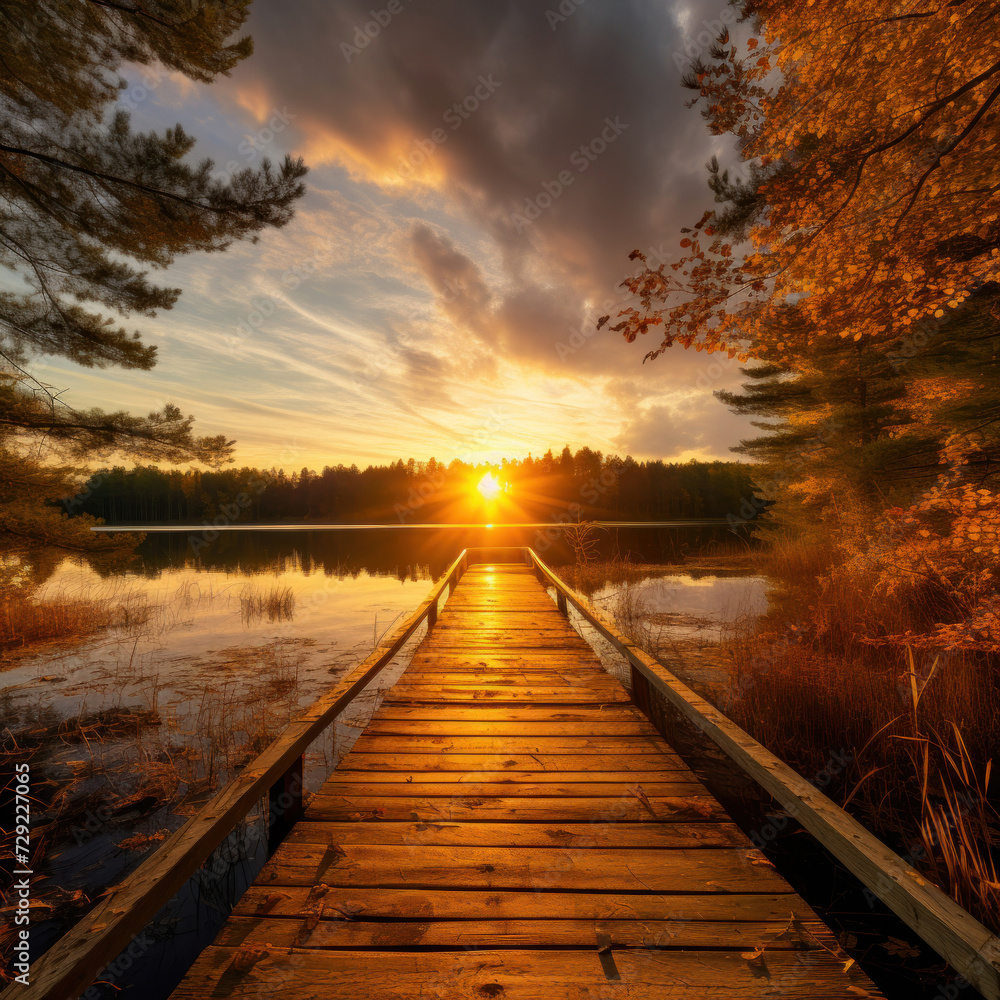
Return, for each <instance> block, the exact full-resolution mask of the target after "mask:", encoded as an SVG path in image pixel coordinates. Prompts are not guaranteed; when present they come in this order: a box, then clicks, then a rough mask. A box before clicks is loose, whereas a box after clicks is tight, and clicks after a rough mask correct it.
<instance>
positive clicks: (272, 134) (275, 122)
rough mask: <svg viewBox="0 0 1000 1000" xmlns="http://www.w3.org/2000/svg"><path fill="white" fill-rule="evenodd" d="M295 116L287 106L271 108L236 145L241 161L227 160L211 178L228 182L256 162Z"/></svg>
mask: <svg viewBox="0 0 1000 1000" xmlns="http://www.w3.org/2000/svg"><path fill="white" fill-rule="evenodd" d="M297 117H298V116H297V115H295V114H293V113H292V112H291V111H289V110H288V108H287V106H285V107H282V108H271V117H270V118H269V119H268V120H267V121H266V122H265V123H264V124H263V125H261V127H260V128H259V129H257V131H256V132H254V133H253V134H251V135H247V136H246V137H245V138H244V139H243V141H242V142H240V144H239V145H238V146H237V147H236V152H237V153H239V154H240V155H241V156H242V157H243V161H242V162H240V161H239V160H229V161H227V163H226V165H225V167H224V168H223V169H222V170H218V171H216V172H215V173H214V174H212V180H215V181H220V182H221V183H223V184H228V183H229V182H230V181H231V180H232V179H233V175H234V174H235V173H236V172H237V171H238V170H243V169H245V168H247V167H249V166H251V165H252V164H253V163H256V162H257V160H258V158H260V157H261V156H262V153H263V150H265V149H266V148H267V147H268V146H270V145H271V143H273V142H274V140H275V139H276V138H277V137H278V136H279V135H280V134H281V133H282V132H284V131H285V129H286V128H287V127H288V125H289V123H290V122H293V121H295V119H296V118H297Z"/></svg>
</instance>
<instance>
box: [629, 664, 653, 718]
mask: <svg viewBox="0 0 1000 1000" xmlns="http://www.w3.org/2000/svg"><path fill="white" fill-rule="evenodd" d="M629 668H630V670H631V672H632V701H634V702H635V704H636V708H638V709H639V711H640V712H642V714H643V715H645V716H646V718H649V719H651V716H650V710H651V706H650V702H649V681H648V680H646V678H645V676H644V675H643V674H641V673H640V672H639V671H638V670H637V669H636V666H635V664H634V663H632V662H631V661H629Z"/></svg>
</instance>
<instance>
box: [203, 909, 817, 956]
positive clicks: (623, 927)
mask: <svg viewBox="0 0 1000 1000" xmlns="http://www.w3.org/2000/svg"><path fill="white" fill-rule="evenodd" d="M788 924H789V919H788V915H787V914H786V915H785V919H783V920H774V921H764V920H754V921H746V922H742V923H737V922H734V921H731V920H606V921H601V922H600V924H599V925H597V926H595V922H594V921H593V920H426V921H415V920H406V921H398V922H386V921H381V920H380V921H361V920H344V919H343V918H341V919H336V918H334V919H320V920H319V921H318V922H317V921H316V920H314V919H303V920H296V919H282V918H280V917H279V918H273V917H272V918H267V917H265V918H259V917H235V918H234V919H232V920H230V921H228V922H227V923H226V924H225V926H224V927H223V929H222V931H221V932H220V933H219V936H218V937H217V938H216V939H215V942H214V944H215V946H216V947H239V946H243V947H248V946H254V945H257V946H259V945H269V946H274V947H279V948H340V949H354V948H387V947H392V948H454V947H456V946H459V947H463V948H464V947H469V948H532V947H533V948H589V949H593V948H594V947H596V942H597V934H598V933H600V934H601V935H602V940H606V941H607V943H608V944H610V945H611V946H613V947H617V948H715V949H719V948H721V949H748V950H750V951H753V950H754V949H755V948H756V947H757V945H758V944H763V945H764V946H765V948H767V950H768V951H812V950H815V949H817V948H822V947H826V946H829V941H830V939H831V938H832V935H831V934H830V932H829V930H828V929H827V927H826V925H825V924H823V922H822V921H820V920H815V919H813V920H809V921H807V922H800V923H799V924H798V925H797V931H796V933H794V934H789V933H788Z"/></svg>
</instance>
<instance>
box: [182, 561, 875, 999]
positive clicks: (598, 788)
mask: <svg viewBox="0 0 1000 1000" xmlns="http://www.w3.org/2000/svg"><path fill="white" fill-rule="evenodd" d="M844 958H845V956H843V955H842V954H839V953H838V949H837V945H836V941H835V940H834V938H833V936H832V934H831V933H830V931H829V930H828V929H827V928H826V926H825V925H824V924H823V923H822V922H821V921H820V920H819V919H818V918H817V917H816V915H815V914H814V913H813V912H812V911H811V910H810V908H809V907H808V906H807V905H806V904H805V903H804V902H803V901H802V899H800V898H799V897H798V896H797V895H795V893H794V892H792V890H791V888H790V887H789V886H788V884H787V883H786V882H785V880H784V879H783V878H782V877H781V876H780V875H779V874H778V873H777V872H776V871H775V870H774V868H773V867H772V866H771V864H770V863H769V862H768V861H767V860H766V859H765V858H764V856H763V855H762V854H761V853H760V852H759V851H756V850H754V849H753V847H752V845H751V843H750V841H749V840H748V839H747V838H746V837H745V836H744V834H743V833H741V832H740V830H739V829H737V827H736V826H735V825H734V824H733V823H732V822H731V821H730V820H729V818H728V817H727V816H726V814H725V812H723V810H722V808H721V807H720V806H719V804H718V803H717V802H716V801H715V800H714V799H713V798H712V796H711V795H709V793H708V792H707V791H706V789H705V788H704V787H703V786H702V785H701V784H700V782H698V780H697V779H696V778H695V777H694V775H693V774H692V773H691V771H690V770H688V768H687V767H686V766H685V765H684V764H683V763H682V761H681V760H680V758H679V757H678V756H677V755H676V754H675V753H674V752H673V751H672V750H671V748H670V746H669V745H668V744H667V743H666V742H665V741H664V740H663V738H662V737H661V736H660V735H659V734H658V733H657V732H656V730H655V729H654V728H653V726H652V725H651V723H650V722H649V721H648V720H647V719H646V717H645V716H644V715H642V713H641V712H639V711H638V709H637V708H636V707H635V706H634V705H633V704H632V703H631V699H630V697H629V695H628V693H627V692H626V690H625V688H624V687H622V685H621V684H619V683H618V681H617V680H615V679H614V678H613V677H612V676H611V675H610V674H608V673H607V672H605V671H604V670H603V669H602V667H601V664H600V662H599V661H598V660H597V658H596V656H595V654H594V653H593V651H592V650H591V648H590V647H589V646H588V645H587V643H585V642H584V640H583V639H582V638H581V637H580V636H579V634H578V633H577V632H576V631H574V630H573V628H572V627H571V626H570V624H569V623H568V622H567V620H566V618H565V617H564V616H563V615H562V614H560V612H559V611H558V610H557V607H556V604H555V603H554V602H553V601H552V599H551V598H550V597H549V596H548V595H547V594H546V593H545V591H544V590H543V588H542V586H541V584H540V583H539V582H538V581H537V580H536V578H535V575H534V573H533V572H532V570H531V569H530V568H529V567H527V566H524V565H520V566H519V565H516V564H510V563H507V564H503V563H501V564H496V565H482V566H476V565H474V566H472V567H471V568H470V569H469V570H468V572H467V573H466V574H465V575H464V576H463V577H462V580H461V582H460V583H459V584H458V586H457V588H456V589H455V591H454V593H453V594H452V596H451V597H450V598H449V600H448V602H447V604H446V605H445V606H444V610H443V612H442V613H441V614H440V616H439V618H438V620H437V623H436V625H435V627H434V628H433V629H432V630H431V631H430V632H429V633H428V635H427V637H426V638H425V639H424V640H423V642H422V643H421V644H420V646H419V647H418V649H417V651H416V653H415V655H414V657H413V660H412V662H411V663H410V665H409V667H408V668H407V670H406V672H405V673H404V674H403V676H402V678H401V679H400V680H399V681H398V682H397V683H396V684H395V686H394V687H392V688H391V689H390V690H389V691H388V693H387V694H386V697H385V699H384V701H383V702H382V705H381V707H380V708H379V710H378V711H377V712H376V714H375V716H374V718H373V719H372V720H371V723H370V724H369V725H368V727H367V729H366V730H365V732H364V733H363V735H362V736H361V737H360V738H359V739H358V741H357V743H356V744H355V746H354V748H353V750H352V752H351V753H349V754H348V755H347V756H346V757H345V758H344V759H343V761H342V762H341V764H340V766H339V767H338V769H337V770H336V772H335V773H334V774H333V776H332V777H331V778H330V779H329V780H328V781H327V782H326V784H325V785H324V786H323V788H322V789H321V790H320V792H319V793H318V794H317V795H316V796H314V798H313V799H312V800H311V802H310V803H309V805H308V807H307V809H306V813H305V817H304V819H303V820H301V821H300V822H299V823H297V824H296V825H295V827H294V828H293V829H292V831H291V833H290V834H289V836H288V837H287V838H286V839H285V841H284V843H283V844H282V846H281V847H279V848H278V850H277V852H276V853H275V855H274V856H273V857H272V859H271V860H270V862H269V863H268V865H267V867H266V868H265V869H264V870H263V872H261V874H260V876H259V877H258V879H257V881H256V884H255V885H254V886H253V888H252V889H250V891H249V892H247V893H246V895H245V896H244V897H243V899H242V900H241V902H240V903H239V905H238V906H237V908H236V911H235V913H234V914H233V916H232V917H231V918H230V919H229V921H228V922H227V924H226V925H225V927H224V928H223V929H222V932H221V933H220V934H219V936H218V938H217V939H216V941H215V943H214V944H213V945H212V946H211V947H210V948H208V949H206V950H205V951H204V952H203V953H202V955H201V958H200V959H199V960H198V961H197V962H196V963H195V965H194V967H193V968H192V969H191V970H190V972H189V973H188V975H187V977H186V979H185V980H184V982H183V983H182V984H181V986H180V987H179V989H178V990H177V991H176V992H175V994H174V996H175V997H176V998H177V1000H204V998H206V997H230V998H244V997H263V996H272V995H273V996H281V997H283V998H289V1000H304V998H307V997H309V998H312V997H315V998H319V997H323V998H341V997H342V998H345V1000H346V998H350V1000H360V998H370V1000H376V998H378V1000H382V998H390V997H391V998H394V1000H395V998H406V1000H410V998H413V997H463V998H466V997H467V998H476V1000H482V998H486V997H502V998H510V1000H515V998H525V1000H527V998H537V1000H556V998H561V997H574V998H578V997H601V998H612V997H630V998H632V1000H643V998H657V1000H659V998H662V997H665V996H668V995H669V996H671V997H690V998H692V1000H694V998H698V1000H701V998H704V997H708V996H723V995H724V996H726V997H734V998H735V997H773V996H788V997H792V996H797V997H811V998H813V997H840V998H857V997H864V996H873V997H874V996H879V995H880V994H879V993H877V991H876V990H875V989H874V988H873V987H872V985H871V983H870V982H869V981H868V980H867V979H866V977H864V976H863V975H861V974H860V973H859V971H858V970H857V968H856V967H854V968H852V969H850V970H849V971H846V972H845V970H844Z"/></svg>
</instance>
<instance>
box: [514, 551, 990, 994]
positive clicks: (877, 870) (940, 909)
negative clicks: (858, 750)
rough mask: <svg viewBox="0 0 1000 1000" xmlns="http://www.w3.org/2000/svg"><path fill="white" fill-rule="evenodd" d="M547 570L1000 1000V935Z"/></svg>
mask: <svg viewBox="0 0 1000 1000" xmlns="http://www.w3.org/2000/svg"><path fill="white" fill-rule="evenodd" d="M530 557H531V559H532V560H533V562H534V564H535V565H536V566H537V567H538V569H539V570H540V571H541V572H542V573H543V574H544V575H545V577H546V578H547V579H548V580H549V581H550V582H551V583H552V584H553V585H554V586H555V587H556V588H557V589H558V590H559V591H560V592H562V593H563V594H564V595H565V596H566V598H567V599H568V600H569V601H570V602H571V603H572V604H573V605H574V606H575V607H576V608H577V609H578V610H579V611H580V613H581V614H583V615H584V617H585V618H586V619H587V620H588V621H589V622H590V623H591V624H592V625H593V626H594V627H595V628H597V629H598V631H600V632H601V633H602V634H603V635H604V636H605V638H607V639H608V640H609V641H610V642H611V643H612V645H614V646H615V647H616V648H617V649H618V650H619V651H620V652H622V653H624V654H625V656H626V657H627V658H628V660H629V662H630V663H631V664H632V665H633V666H634V667H635V669H636V670H637V671H638V672H639V673H640V674H641V675H642V676H643V677H644V678H645V679H646V681H647V682H648V683H649V684H650V685H651V686H652V687H653V688H655V689H656V690H657V691H658V692H659V693H660V694H661V695H662V696H663V698H664V699H666V701H667V702H668V703H669V704H671V705H672V706H673V707H674V708H676V709H677V710H678V711H680V712H681V714H682V715H684V716H685V717H686V718H688V719H690V720H691V721H692V722H693V723H694V724H695V725H696V726H697V727H698V728H699V729H700V730H701V731H702V732H704V733H705V734H706V735H707V736H709V737H710V738H711V739H713V740H714V741H715V742H716V743H717V744H718V745H719V746H720V747H721V748H722V749H723V750H724V751H725V752H726V753H727V754H728V755H729V756H730V757H731V758H732V759H733V760H734V761H736V763H737V764H738V765H739V766H740V767H741V768H742V769H743V770H744V771H745V772H746V773H747V774H749V775H750V776H751V777H752V778H754V780H755V781H757V782H758V783H759V784H760V785H761V787H762V788H764V789H765V790H766V791H767V792H768V793H769V794H771V795H773V796H774V798H776V799H777V800H778V801H779V802H780V803H781V804H782V806H784V808H785V809H786V810H787V811H788V813H789V814H790V815H791V816H793V817H794V818H795V819H796V820H798V822H800V823H801V824H802V825H803V826H804V827H805V828H806V829H807V830H808V831H809V832H810V833H811V834H812V835H813V836H814V837H815V838H816V839H817V840H818V841H819V842H820V843H821V844H822V845H823V846H824V847H825V848H826V849H827V850H829V851H830V852H831V853H833V854H834V856H835V857H837V858H838V859H839V860H840V861H841V862H842V863H843V864H844V865H845V866H846V867H847V868H848V869H849V870H850V871H851V872H853V874H854V875H856V876H857V877H858V878H859V879H860V880H861V881H862V882H863V883H864V884H865V885H866V886H868V888H869V889H871V890H872V891H873V892H874V893H875V894H876V895H877V896H879V897H880V898H881V899H882V900H883V901H884V902H885V903H886V904H887V905H888V906H889V907H890V908H891V909H892V910H893V912H894V913H896V915H897V916H899V917H900V918H901V919H902V920H903V921H904V922H905V923H906V924H907V925H908V926H909V927H910V928H911V929H912V930H913V931H915V932H916V933H917V934H919V935H920V936H921V937H922V938H923V940H925V941H926V942H927V943H928V944H929V945H931V947H933V948H934V950H935V951H937V952H938V953H939V954H940V955H941V956H942V957H943V958H945V959H946V960H947V961H948V962H950V963H951V965H952V966H954V968H955V969H957V970H958V971H959V972H960V973H961V974H962V976H963V977H964V978H965V979H966V980H968V981H969V982H970V983H972V985H973V986H975V987H976V989H978V990H979V991H980V992H981V993H982V994H983V995H984V996H985V997H987V998H988V1000H1000V937H998V936H997V935H995V934H994V933H993V932H992V931H991V930H989V929H988V928H987V927H985V926H984V925H983V924H981V923H980V922H979V921H978V920H976V919H975V918H974V917H973V916H972V915H971V914H969V913H968V912H967V911H966V910H964V909H963V908H962V907H961V906H959V905H958V904H957V903H956V902H955V901H954V900H952V899H951V898H949V897H948V896H946V895H945V894H944V893H943V892H942V891H941V890H940V889H938V888H937V887H936V886H934V885H933V884H931V883H930V882H929V881H928V880H927V879H926V878H925V877H924V876H923V875H921V874H920V872H918V871H916V870H915V869H914V868H913V866H912V865H910V864H908V863H907V862H906V861H904V860H903V858H901V857H899V855H897V854H896V853H895V852H893V851H891V850H890V849H889V848H888V847H886V845H885V844H883V843H882V842H881V841H880V840H879V839H878V838H877V837H875V836H874V835H873V834H872V833H871V832H870V831H869V830H867V829H866V828H865V827H864V826H862V825H861V824H860V823H859V822H858V821H857V820H856V819H854V817H853V816H851V815H850V814H849V813H847V812H846V811H845V810H843V809H841V808H840V807H839V806H838V805H837V804H836V803H835V802H833V801H832V800H831V799H830V798H829V797H828V796H826V795H824V794H823V793H822V792H821V791H819V789H817V788H816V787H815V786H814V785H812V784H810V783H809V782H808V781H806V779H805V778H803V777H802V776H801V775H800V774H798V773H796V772H795V771H794V770H793V769H792V768H790V767H789V766H788V765H787V764H786V763H785V762H784V761H782V760H780V759H779V758H777V757H775V756H774V754H772V753H771V752H770V751H768V750H767V749H766V748H765V747H763V746H761V744H759V743H758V742H757V741H756V740H754V739H753V738H752V737H751V736H750V735H749V734H748V733H747V732H745V731H744V730H743V729H741V728H740V727H739V726H737V725H736V724H735V723H733V722H732V721H731V720H730V719H728V718H726V716H725V715H723V714H722V713H721V712H720V711H719V710H718V709H717V708H716V707H715V706H714V705H712V704H711V703H710V702H708V701H706V700H705V699H704V698H702V697H701V696H700V695H698V694H696V693H695V692H694V691H692V690H691V689H690V688H689V687H688V686H687V685H685V684H683V683H682V682H681V681H680V680H679V679H678V678H677V677H676V676H674V675H673V674H672V673H671V672H670V671H669V670H667V669H666V668H665V667H664V666H663V665H662V664H660V663H659V662H657V661H656V660H654V659H653V658H652V657H650V656H649V655H647V654H646V653H645V652H643V651H642V650H640V649H638V648H637V647H636V646H634V645H633V644H632V643H630V642H629V641H628V640H627V639H626V638H625V636H623V635H622V634H621V633H620V632H619V631H618V630H617V628H615V626H614V625H613V624H612V623H611V622H609V621H608V620H607V619H605V618H604V616H603V615H601V614H600V612H598V611H597V609H595V608H594V607H593V606H592V605H591V604H590V603H589V602H588V601H587V600H586V599H585V598H583V597H582V596H581V595H580V594H578V593H576V592H575V591H573V590H572V589H571V588H569V587H567V586H566V585H565V584H564V583H563V582H562V581H561V580H560V579H559V578H558V577H557V576H556V575H555V574H554V573H553V572H552V570H551V569H550V568H549V567H548V566H547V565H546V564H545V563H544V562H543V561H542V560H541V559H540V558H539V557H538V556H537V555H536V554H535V553H534V552H533V551H531V552H530Z"/></svg>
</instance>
